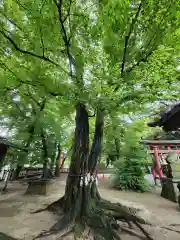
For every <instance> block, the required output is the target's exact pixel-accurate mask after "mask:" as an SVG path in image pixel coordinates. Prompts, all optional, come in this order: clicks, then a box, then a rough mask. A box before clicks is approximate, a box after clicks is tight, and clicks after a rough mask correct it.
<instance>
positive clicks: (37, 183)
mask: <svg viewBox="0 0 180 240" xmlns="http://www.w3.org/2000/svg"><path fill="white" fill-rule="evenodd" d="M49 184H50V183H49V180H45V179H40V180H39V179H38V180H29V181H28V188H27V190H26V192H25V195H46V194H47V191H48V188H49Z"/></svg>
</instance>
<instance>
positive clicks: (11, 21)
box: [0, 12, 23, 31]
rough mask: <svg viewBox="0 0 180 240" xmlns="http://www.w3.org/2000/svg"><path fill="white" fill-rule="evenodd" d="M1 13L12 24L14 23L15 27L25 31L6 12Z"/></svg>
mask: <svg viewBox="0 0 180 240" xmlns="http://www.w3.org/2000/svg"><path fill="white" fill-rule="evenodd" d="M0 14H1V15H3V17H5V18H6V19H7V20H8V21H9V22H10V23H11V24H13V25H14V26H15V27H17V28H18V29H19V30H20V31H23V29H22V28H21V27H20V26H19V25H17V24H16V23H15V22H14V21H13V20H12V19H11V18H9V17H8V16H6V14H5V13H4V12H0Z"/></svg>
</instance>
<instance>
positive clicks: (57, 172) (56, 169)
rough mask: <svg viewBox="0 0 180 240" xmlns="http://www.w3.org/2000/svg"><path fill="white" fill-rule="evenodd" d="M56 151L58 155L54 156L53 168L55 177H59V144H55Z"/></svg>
mask: <svg viewBox="0 0 180 240" xmlns="http://www.w3.org/2000/svg"><path fill="white" fill-rule="evenodd" d="M57 151H58V154H57V156H56V166H55V173H54V175H55V177H59V176H60V155H61V146H60V143H58V144H57Z"/></svg>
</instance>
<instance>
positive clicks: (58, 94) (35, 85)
mask: <svg viewBox="0 0 180 240" xmlns="http://www.w3.org/2000/svg"><path fill="white" fill-rule="evenodd" d="M0 63H1V65H2V66H3V67H4V69H7V70H8V71H9V72H10V73H11V74H12V75H13V76H15V77H16V78H17V80H18V81H19V82H20V83H19V84H18V85H17V86H16V87H12V88H9V87H6V89H7V90H8V91H11V90H13V89H15V88H19V87H20V86H21V85H22V84H25V85H29V86H33V87H37V84H33V83H32V82H28V81H23V80H22V79H20V78H19V77H18V76H17V75H16V74H15V73H14V72H13V71H12V70H11V69H10V68H9V67H8V66H7V65H6V64H5V63H3V62H2V61H1V60H0ZM41 86H42V87H44V88H45V90H46V91H47V93H48V94H49V95H51V96H53V97H60V96H64V95H63V94H62V93H58V92H52V91H49V90H48V89H47V87H46V86H45V85H43V84H41Z"/></svg>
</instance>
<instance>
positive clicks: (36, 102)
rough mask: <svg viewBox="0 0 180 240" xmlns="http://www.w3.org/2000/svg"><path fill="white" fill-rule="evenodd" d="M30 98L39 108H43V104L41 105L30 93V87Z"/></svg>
mask: <svg viewBox="0 0 180 240" xmlns="http://www.w3.org/2000/svg"><path fill="white" fill-rule="evenodd" d="M27 90H28V96H29V97H30V98H31V99H32V100H33V101H34V102H35V103H36V104H37V105H38V106H39V107H41V103H39V102H38V101H37V100H36V99H35V98H34V97H33V95H32V94H31V93H30V90H29V87H28V89H27Z"/></svg>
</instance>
